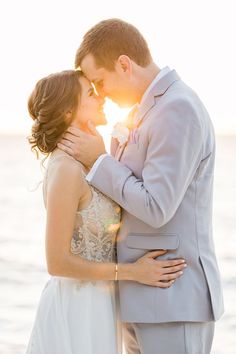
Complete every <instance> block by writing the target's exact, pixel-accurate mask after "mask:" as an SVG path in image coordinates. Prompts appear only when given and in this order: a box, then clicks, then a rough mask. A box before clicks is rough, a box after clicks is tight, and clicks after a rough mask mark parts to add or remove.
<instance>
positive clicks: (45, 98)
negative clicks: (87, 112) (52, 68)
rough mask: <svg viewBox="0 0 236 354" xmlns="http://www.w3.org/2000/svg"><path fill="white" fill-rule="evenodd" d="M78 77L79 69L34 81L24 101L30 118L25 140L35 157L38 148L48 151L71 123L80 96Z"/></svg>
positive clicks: (43, 151) (54, 146)
mask: <svg viewBox="0 0 236 354" xmlns="http://www.w3.org/2000/svg"><path fill="white" fill-rule="evenodd" d="M81 76H82V73H81V72H80V71H75V70H67V71H62V72H59V73H55V74H51V75H49V76H47V77H44V78H43V79H41V80H39V81H38V82H37V84H36V86H35V88H34V90H33V92H32V93H31V95H30V97H29V100H28V111H29V114H30V116H31V118H32V119H33V120H34V124H33V126H32V130H31V136H30V137H29V138H28V140H29V143H30V144H31V149H32V151H34V152H36V154H37V156H38V152H39V151H40V152H42V153H43V154H45V155H48V154H49V153H51V152H52V151H53V150H54V149H55V148H56V147H57V143H58V141H59V140H60V139H61V137H62V135H63V133H64V132H65V131H66V130H67V128H68V127H69V125H70V124H71V123H72V121H73V119H74V115H75V112H76V109H77V107H78V104H79V97H80V95H81V85H80V82H79V78H80V77H81ZM70 112H71V114H68V113H70Z"/></svg>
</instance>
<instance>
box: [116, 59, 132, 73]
mask: <svg viewBox="0 0 236 354" xmlns="http://www.w3.org/2000/svg"><path fill="white" fill-rule="evenodd" d="M117 66H118V70H119V71H120V72H121V73H123V74H128V75H131V74H132V62H131V59H130V58H129V57H128V56H127V55H120V56H119V58H118V60H117Z"/></svg>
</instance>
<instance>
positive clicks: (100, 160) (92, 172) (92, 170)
mask: <svg viewBox="0 0 236 354" xmlns="http://www.w3.org/2000/svg"><path fill="white" fill-rule="evenodd" d="M107 156H110V155H109V154H102V155H101V156H99V157H98V159H97V160H96V161H95V162H94V164H93V166H92V168H91V170H90V171H89V173H88V174H87V176H86V181H88V182H91V180H92V179H93V176H94V175H95V172H96V171H97V168H98V166H99V165H100V163H101V162H102V160H103V159H104V158H105V157H107Z"/></svg>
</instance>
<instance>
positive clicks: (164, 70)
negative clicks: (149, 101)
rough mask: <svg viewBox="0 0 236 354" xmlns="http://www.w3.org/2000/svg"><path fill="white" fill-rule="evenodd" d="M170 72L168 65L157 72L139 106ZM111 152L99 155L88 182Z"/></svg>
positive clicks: (87, 177)
mask: <svg viewBox="0 0 236 354" xmlns="http://www.w3.org/2000/svg"><path fill="white" fill-rule="evenodd" d="M169 72H170V68H169V67H168V66H166V67H164V68H163V69H161V71H159V73H158V74H157V76H156V77H155V78H154V79H153V80H152V82H151V83H150V85H149V86H148V87H147V89H146V91H145V92H144V94H143V96H142V99H141V101H140V103H139V104H138V107H140V106H141V105H142V104H143V102H144V101H145V99H146V97H147V96H148V94H149V92H150V91H151V89H152V88H153V87H154V86H155V85H156V83H157V82H158V81H159V80H160V79H162V78H163V77H164V76H165V75H166V74H168V73H169ZM108 155H109V154H107V153H106V154H102V155H101V156H99V157H98V159H97V160H96V161H95V163H94V164H93V166H92V168H91V170H90V171H89V173H88V174H87V176H86V180H87V181H88V182H90V181H91V180H92V178H93V176H94V173H95V172H96V170H97V168H98V166H99V165H100V163H101V162H102V160H103V159H104V158H106V157H107V156H108Z"/></svg>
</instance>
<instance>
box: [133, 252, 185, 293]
mask: <svg viewBox="0 0 236 354" xmlns="http://www.w3.org/2000/svg"><path fill="white" fill-rule="evenodd" d="M165 253H167V251H164V250H159V251H151V252H148V253H146V254H145V255H144V256H142V257H140V258H139V259H138V260H137V261H136V262H135V263H133V267H134V268H133V269H134V274H135V275H134V280H135V281H137V282H139V283H142V284H146V285H150V286H156V287H160V288H169V287H170V286H171V285H172V284H173V283H174V281H175V279H177V278H178V277H180V276H181V275H182V274H183V270H184V268H185V267H186V262H185V260H183V259H172V260H156V259H155V258H157V257H159V256H162V255H164V254H165Z"/></svg>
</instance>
